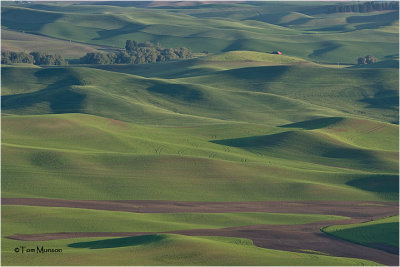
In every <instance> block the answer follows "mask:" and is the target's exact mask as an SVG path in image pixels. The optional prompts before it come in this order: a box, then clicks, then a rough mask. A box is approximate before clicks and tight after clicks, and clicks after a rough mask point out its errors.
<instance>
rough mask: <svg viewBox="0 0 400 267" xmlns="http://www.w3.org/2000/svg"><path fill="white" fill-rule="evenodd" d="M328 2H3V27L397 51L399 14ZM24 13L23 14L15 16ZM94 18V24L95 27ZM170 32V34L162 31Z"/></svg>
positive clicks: (301, 52)
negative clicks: (335, 9)
mask: <svg viewBox="0 0 400 267" xmlns="http://www.w3.org/2000/svg"><path fill="white" fill-rule="evenodd" d="M330 5H331V3H318V4H316V3H314V4H313V5H308V6H307V5H298V4H292V3H291V4H285V6H284V7H282V6H281V5H280V4H278V5H277V4H276V3H269V2H260V3H256V2H254V3H253V2H249V3H246V4H244V3H237V4H236V3H234V4H230V5H229V10H227V8H228V7H227V6H226V4H208V5H192V6H173V7H171V6H168V5H167V6H147V7H141V6H140V5H139V6H135V5H128V6H119V4H109V3H107V4H103V5H83V4H81V3H69V4H63V5H58V6H57V5H55V4H52V3H41V4H36V3H31V4H29V3H28V4H22V5H18V4H11V3H9V4H6V5H4V6H3V7H2V22H3V23H2V25H3V27H5V28H7V29H10V30H16V31H25V32H31V33H38V34H43V35H46V36H50V37H56V38H62V39H67V40H73V41H79V42H85V43H90V44H98V45H110V46H116V47H123V46H124V43H125V40H127V39H135V40H138V41H155V42H157V41H159V42H161V43H162V44H163V45H164V46H166V47H179V46H186V47H189V48H190V49H192V50H193V51H195V52H201V51H204V50H207V51H210V52H222V51H234V50H252V51H260V52H268V51H269V52H271V51H273V50H282V51H283V52H284V53H285V54H289V55H293V56H297V57H300V58H307V59H311V60H314V61H317V62H325V63H334V64H336V63H337V62H341V63H346V64H354V63H355V62H356V59H357V57H359V56H365V55H367V54H373V55H375V56H377V57H378V58H379V59H384V58H387V57H390V56H391V55H395V54H397V55H398V51H397V45H396V44H397V43H398V38H397V32H398V15H397V14H398V13H397V12H396V11H393V10H386V11H375V12H368V13H334V14H326V13H325V10H324V8H327V7H329V6H330ZM18 17H24V18H25V19H24V21H23V22H22V21H20V20H18V19H16V18H18ZM94 25H95V26H94ZM165 32H168V35H166V34H165Z"/></svg>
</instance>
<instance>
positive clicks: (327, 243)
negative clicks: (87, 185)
mask: <svg viewBox="0 0 400 267" xmlns="http://www.w3.org/2000/svg"><path fill="white" fill-rule="evenodd" d="M2 205H31V206H51V207H70V208H85V209H100V210H113V211H126V212H147V213H150V212H156V213H172V212H277V213H278V212H279V213H308V214H329V215H341V216H348V217H351V218H352V219H348V220H341V221H325V222H314V223H309V224H301V225H251V226H241V227H230V228H223V229H195V230H181V231H173V232H169V233H176V234H183V235H189V236H228V237H242V238H248V239H251V240H253V242H254V244H255V245H256V246H259V247H263V248H269V249H277V250H287V251H295V252H302V250H315V251H319V252H323V253H327V254H329V255H331V256H339V257H350V258H360V259H367V260H371V261H375V262H378V263H381V264H386V265H391V266H398V265H399V256H398V251H392V252H395V253H389V252H386V251H383V250H379V249H374V248H370V247H366V246H361V245H358V244H354V243H351V242H348V241H345V240H342V239H338V238H335V237H333V236H330V235H327V234H324V233H323V232H321V231H320V229H321V228H322V227H325V226H328V225H335V224H349V223H360V222H365V221H369V220H373V219H377V218H381V217H385V216H392V215H396V214H398V203H393V202H360V201H349V202H345V201H300V202H295V201H285V202H274V201H272V202H180V201H94V200H60V199H34V198H32V199H29V198H24V199H16V198H5V199H2ZM145 234H154V233H135V232H117V233H116V232H109V233H105V232H101V233H99V232H89V233H43V234H31V235H29V234H28V235H27V234H18V235H13V236H9V237H8V238H11V239H17V240H26V241H28V240H29V241H39V240H53V239H64V238H75V237H123V236H136V235H145Z"/></svg>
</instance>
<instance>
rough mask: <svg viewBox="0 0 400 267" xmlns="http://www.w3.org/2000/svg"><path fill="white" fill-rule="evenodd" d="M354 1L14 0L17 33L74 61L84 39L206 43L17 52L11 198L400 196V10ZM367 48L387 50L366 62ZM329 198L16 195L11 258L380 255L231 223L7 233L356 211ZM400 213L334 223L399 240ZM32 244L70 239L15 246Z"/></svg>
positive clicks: (9, 24) (6, 192)
mask: <svg viewBox="0 0 400 267" xmlns="http://www.w3.org/2000/svg"><path fill="white" fill-rule="evenodd" d="M347 4H348V5H350V4H349V3H343V4H341V3H335V4H333V3H331V2H285V3H283V2H245V3H236V2H232V3H227V2H226V3H216V2H205V3H200V2H132V1H125V2H118V1H117V2H115V1H114V2H98V3H84V2H18V3H14V2H4V4H3V3H2V10H1V12H2V34H3V36H2V37H4V38H3V44H5V47H6V49H7V50H14V51H21V50H25V49H26V51H31V50H33V49H34V50H41V49H42V50H46V51H45V52H51V51H54V52H61V53H63V55H65V56H66V57H68V58H69V59H74V62H76V59H77V58H78V57H80V56H81V55H83V54H84V53H86V52H90V51H106V50H109V49H111V50H113V51H115V49H118V48H122V47H124V45H125V41H126V40H128V39H131V40H136V41H139V42H144V41H151V42H153V43H157V42H160V43H161V45H162V46H164V47H182V46H186V47H188V48H190V49H191V50H192V51H193V52H194V54H195V57H194V58H191V59H186V60H177V61H169V62H156V63H150V64H137V65H118V64H114V65H80V64H70V65H67V66H34V65H29V64H15V65H3V66H2V71H1V83H2V84H1V87H2V101H1V109H2V136H1V138H2V145H1V151H2V152H1V153H2V155H1V156H2V164H1V173H2V184H1V187H2V197H3V198H44V199H61V200H62V199H66V200H99V201H101V200H104V201H106V200H107V201H108V200H114V201H118V200H157V201H164V200H169V201H202V202H232V201H235V202H236V201H238V202H239V201H289V202H291V203H292V204H293V205H296V201H310V202H312V203H320V204H321V203H322V204H321V205H328V206H327V209H326V210H327V211H329V203H333V202H329V201H337V200H340V201H343V202H344V201H390V202H392V203H393V202H398V197H399V195H398V193H399V192H398V188H399V179H398V174H399V165H398V163H399V155H398V151H399V150H398V147H399V128H398V122H399V117H398V106H399V105H398V104H399V103H398V97H399V93H398V84H399V73H398V27H399V26H398V10H396V9H393V8H392V9H391V8H387V9H385V10H380V11H378V10H377V9H376V8H375V9H373V10H369V12H341V11H340V10H339V9H340V8H339V7H342V6H343V5H347ZM351 5H352V8H354V5H358V6H357V8H359V7H360V5H363V3H357V4H356V3H353V4H351ZM376 5H378V4H376ZM336 7H338V8H336ZM353 11H354V10H353ZM21 18H23V19H21ZM51 49H53V50H51ZM274 50H279V51H282V52H283V55H274V54H271V52H272V51H274ZM366 55H374V56H376V57H377V58H378V59H379V61H378V62H377V63H375V64H369V65H365V66H354V64H355V63H356V59H357V58H358V57H360V56H366ZM319 201H325V202H319ZM326 203H328V204H326ZM368 203H369V204H371V203H370V202H368ZM203 204H204V203H203ZM209 204H210V203H209ZM364 204H365V203H364ZM381 204H382V203H381ZM386 204H387V203H386ZM176 205H181V204H176ZM182 205H186V204H182ZM360 205H361V204H360ZM371 205H373V203H372V204H371ZM376 205H379V204H376ZM386 208H387V207H385V209H386ZM356 210H357V207H355V211H352V212H350V213H349V214H351V215H347V214H345V215H346V216H354V217H352V218H357V220H359V219H360V218H367V216H370V214H368V215H365V214H361V213H360V214H359V216H358V215H357V216H356V215H354V214H357V212H356ZM360 210H361V209H360ZM360 212H361V211H360ZM329 214H330V213H327V214H325V215H307V214H269V213H246V212H245V213H243V212H227V213H152V214H146V213H128V212H116V211H104V210H86V209H77V208H74V209H72V208H60V207H59V208H56V207H33V206H23V205H21V206H11V205H8V206H7V205H5V206H4V207H3V209H2V218H3V221H2V222H3V223H4V224H3V226H4V225H6V226H5V227H3V228H2V232H3V235H2V244H3V247H2V261H3V263H5V264H10V265H26V264H28V265H54V264H55V263H57V264H64V265H82V264H86V265H101V264H103V265H104V264H109V265H375V264H376V263H374V262H370V261H366V260H361V259H351V258H344V257H334V256H333V255H342V256H343V255H348V254H340V253H339V252H340V248H338V250H337V251H338V254H332V255H322V254H321V252H318V251H314V252H313V251H311V250H297V251H303V252H304V253H294V252H288V251H278V250H270V249H263V248H260V247H256V246H255V245H253V243H252V241H251V240H248V239H241V238H228V237H217V236H212V237H198V236H186V235H174V234H149V235H144V236H132V237H123V238H105V237H98V238H96V237H94V238H68V239H58V240H51V241H21V240H12V239H9V238H7V237H6V236H9V235H14V234H32V233H36V234H40V233H49V232H50V233H51V232H53V233H54V232H68V231H72V232H74V231H76V232H96V231H98V232H107V231H109V232H113V231H114V232H118V231H132V232H147V233H150V232H165V231H173V230H183V229H186V230H190V229H220V228H226V227H234V226H251V225H263V224H265V225H268V224H274V225H276V226H277V227H278V225H289V224H293V225H294V224H303V223H311V222H319V221H323V220H324V221H325V220H334V219H343V218H344V217H339V216H332V215H329ZM382 214H383V213H382ZM385 214H386V213H385ZM389 215H391V214H389ZM371 216H372V215H371ZM374 216H375V215H374ZM376 216H378V215H376ZM380 216H383V215H380ZM385 216H387V215H385ZM27 218H30V219H29V220H26V219H27ZM368 218H369V217H368ZM307 227H308V226H307ZM310 227H311V226H310ZM318 227H319V226H318ZM318 227H317V228H316V233H315V234H316V235H320V234H321V233H319V228H318ZM396 227H398V217H391V218H385V219H382V220H377V221H373V222H368V223H363V224H357V225H340V226H330V227H328V228H324V231H326V232H329V233H330V234H332V235H335V236H338V237H340V238H343V239H347V240H350V241H353V242H356V243H360V244H362V245H367V246H370V247H375V248H382V247H384V246H386V247H387V246H392V247H393V246H395V247H396V245H397V248H398V240H397V239H395V238H393V236H395V234H396V233H397V234H398V229H397V228H396ZM395 228H396V229H395ZM243 231H247V230H243ZM282 233H283V234H284V235H285V236H286V235H287V236H288V237H289V236H290V233H289V232H285V230H282V232H280V231H278V232H277V235H276V238H279V237H280V236H279V235H281V234H282ZM393 233H395V234H393ZM100 236H101V235H100ZM255 242H256V241H255ZM298 242H301V240H299V241H298ZM21 244H23V245H26V246H37V245H43V246H49V247H59V248H62V249H63V250H64V253H62V254H59V255H56V254H51V255H50V254H48V255H46V257H42V256H43V255H36V254H35V255H22V254H15V252H13V249H14V248H15V247H17V246H20V245H21ZM349 244H350V245H351V243H349ZM377 244H378V245H377ZM335 249H336V248H335ZM332 251H334V253H336V252H335V251H336V250H332ZM377 251H378V252H377V253H384V252H383V251H379V250H377ZM354 255H356V254H354ZM358 255H361V254H358ZM382 255H383V254H382ZM28 256H30V258H29V259H28V258H27V257H28ZM369 259H371V258H369ZM373 260H374V259H373ZM382 262H383V263H384V260H382ZM382 262H380V263H382Z"/></svg>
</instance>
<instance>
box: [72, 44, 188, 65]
mask: <svg viewBox="0 0 400 267" xmlns="http://www.w3.org/2000/svg"><path fill="white" fill-rule="evenodd" d="M191 57H192V52H191V51H190V50H189V49H188V48H186V47H181V48H163V47H161V45H160V44H156V45H154V44H153V43H151V42H148V41H147V42H144V43H138V42H136V41H134V40H127V41H126V44H125V50H124V51H120V52H116V53H114V52H109V53H87V54H86V55H85V56H83V57H81V58H80V63H82V64H143V63H151V62H160V61H169V60H177V59H186V58H191Z"/></svg>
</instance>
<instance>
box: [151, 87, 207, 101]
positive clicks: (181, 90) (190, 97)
mask: <svg viewBox="0 0 400 267" xmlns="http://www.w3.org/2000/svg"><path fill="white" fill-rule="evenodd" d="M147 91H149V92H151V93H157V94H162V95H164V96H168V97H172V98H175V99H179V100H183V101H187V102H198V101H201V100H203V99H204V94H203V92H202V91H200V90H199V89H196V88H193V87H192V86H189V85H182V84H169V83H162V84H161V83H160V84H156V85H153V86H151V87H149V88H147Z"/></svg>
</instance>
